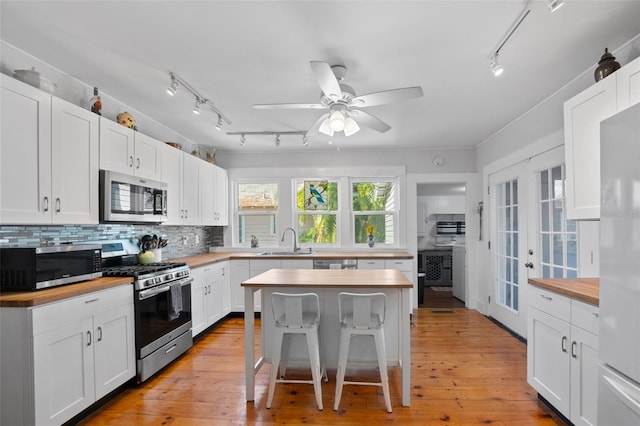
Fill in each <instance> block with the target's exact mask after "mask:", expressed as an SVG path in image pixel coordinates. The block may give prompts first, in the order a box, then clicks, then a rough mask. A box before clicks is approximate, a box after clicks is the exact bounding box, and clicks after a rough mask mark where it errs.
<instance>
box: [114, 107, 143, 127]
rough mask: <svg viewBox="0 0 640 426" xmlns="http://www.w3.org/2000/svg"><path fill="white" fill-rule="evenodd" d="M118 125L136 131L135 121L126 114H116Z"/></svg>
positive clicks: (131, 116)
mask: <svg viewBox="0 0 640 426" xmlns="http://www.w3.org/2000/svg"><path fill="white" fill-rule="evenodd" d="M117 118H118V123H119V124H122V125H123V126H125V127H128V128H130V129H133V130H138V129H137V128H136V119H135V118H134V117H133V115H131V114H129V113H128V112H126V111H125V112H121V113H120V114H118V117H117Z"/></svg>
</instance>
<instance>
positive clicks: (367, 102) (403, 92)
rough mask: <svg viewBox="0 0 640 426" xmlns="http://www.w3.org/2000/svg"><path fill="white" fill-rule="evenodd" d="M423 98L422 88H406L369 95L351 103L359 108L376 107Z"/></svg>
mask: <svg viewBox="0 0 640 426" xmlns="http://www.w3.org/2000/svg"><path fill="white" fill-rule="evenodd" d="M421 96H422V87H420V86H416V87H404V88H402V89H391V90H385V91H382V92H376V93H369V94H368V95H362V96H358V97H356V98H353V100H352V101H351V104H352V105H356V106H358V107H370V106H376V105H383V104H390V103H393V102H397V101H404V100H406V99H413V98H419V97H421Z"/></svg>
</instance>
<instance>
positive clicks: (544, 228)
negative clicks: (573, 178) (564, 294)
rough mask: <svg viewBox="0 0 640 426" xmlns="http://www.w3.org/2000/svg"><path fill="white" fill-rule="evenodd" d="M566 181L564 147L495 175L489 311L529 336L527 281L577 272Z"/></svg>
mask: <svg viewBox="0 0 640 426" xmlns="http://www.w3.org/2000/svg"><path fill="white" fill-rule="evenodd" d="M564 182H565V176H564V151H563V147H557V148H554V149H552V150H549V151H547V152H544V153H542V154H539V155H537V156H535V157H532V158H530V159H528V160H526V161H522V162H520V163H517V164H515V165H512V166H510V167H507V168H505V169H503V170H500V171H499V172H496V173H493V174H491V175H490V176H489V185H490V186H489V202H490V208H491V210H490V217H491V219H490V241H491V259H492V269H493V275H492V289H491V291H490V297H491V300H490V303H489V314H490V316H492V317H493V318H495V319H496V320H498V321H499V322H501V323H502V324H503V325H505V326H506V327H507V328H509V329H511V330H512V331H514V332H515V333H517V334H519V335H520V336H523V337H526V336H527V279H528V278H535V277H555V278H561V277H575V276H576V274H577V264H576V258H577V255H578V253H577V231H576V226H575V222H573V221H567V220H566V214H565V201H564Z"/></svg>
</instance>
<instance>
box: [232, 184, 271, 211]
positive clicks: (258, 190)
mask: <svg viewBox="0 0 640 426" xmlns="http://www.w3.org/2000/svg"><path fill="white" fill-rule="evenodd" d="M277 209H278V184H276V183H239V184H238V211H241V212H247V211H274V210H277Z"/></svg>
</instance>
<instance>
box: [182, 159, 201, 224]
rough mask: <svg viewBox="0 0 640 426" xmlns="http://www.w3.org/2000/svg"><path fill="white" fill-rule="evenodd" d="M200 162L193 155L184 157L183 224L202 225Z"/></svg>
mask: <svg viewBox="0 0 640 426" xmlns="http://www.w3.org/2000/svg"><path fill="white" fill-rule="evenodd" d="M200 161H202V160H199V159H198V158H196V157H194V156H193V155H183V156H182V223H183V224H184V225H199V224H200V177H199V173H200V172H199V169H200V165H199V163H200Z"/></svg>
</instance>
